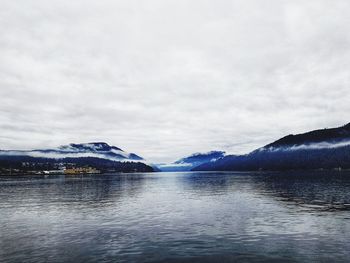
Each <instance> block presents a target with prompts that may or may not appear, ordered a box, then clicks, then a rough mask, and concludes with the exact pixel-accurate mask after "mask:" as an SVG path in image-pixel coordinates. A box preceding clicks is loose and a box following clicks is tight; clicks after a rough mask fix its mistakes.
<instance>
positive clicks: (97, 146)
mask: <svg viewBox="0 0 350 263" xmlns="http://www.w3.org/2000/svg"><path fill="white" fill-rule="evenodd" d="M0 155H16V156H18V155H23V156H32V157H42V158H56V159H60V158H74V157H96V158H102V159H109V160H112V161H127V160H129V161H141V160H143V158H142V157H140V156H138V155H136V154H134V153H127V152H125V151H123V150H122V149H120V148H118V147H116V146H110V145H108V144H107V143H105V142H90V143H79V144H76V143H71V144H69V145H63V146H59V147H57V148H53V149H38V150H29V151H8V150H7V151H4V150H0Z"/></svg>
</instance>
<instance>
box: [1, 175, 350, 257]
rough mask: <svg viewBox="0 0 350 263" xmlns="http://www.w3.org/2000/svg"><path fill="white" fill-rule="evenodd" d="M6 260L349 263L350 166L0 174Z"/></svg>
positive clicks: (2, 230)
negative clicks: (317, 169)
mask: <svg viewBox="0 0 350 263" xmlns="http://www.w3.org/2000/svg"><path fill="white" fill-rule="evenodd" d="M0 230H1V231H0V261H1V262H103V261H106V262H349V260H350V242H349V240H350V173H346V172H341V173H340V172H317V173H296V172H295V173H283V174H279V173H266V174H261V173H154V174H124V175H95V176H91V175H85V176H76V177H64V176H49V177H47V178H45V177H41V176H36V177H16V178H13V177H12V178H11V177H1V178H0Z"/></svg>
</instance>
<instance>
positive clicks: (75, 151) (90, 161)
mask: <svg viewBox="0 0 350 263" xmlns="http://www.w3.org/2000/svg"><path fill="white" fill-rule="evenodd" d="M141 161H144V159H143V158H142V157H140V156H138V155H136V154H134V153H127V152H125V151H123V150H122V149H120V148H118V147H115V146H110V145H108V144H107V143H104V142H92V143H81V144H75V143H72V144H69V145H64V146H60V147H57V148H53V149H38V150H28V151H21V150H17V151H9V150H0V173H2V174H8V173H11V174H13V171H17V174H22V173H30V171H34V172H40V171H44V170H57V169H60V167H62V166H63V167H86V166H89V167H93V168H96V169H98V170H100V171H101V172H154V171H155V169H154V168H152V167H151V166H149V165H147V164H145V163H143V162H141Z"/></svg>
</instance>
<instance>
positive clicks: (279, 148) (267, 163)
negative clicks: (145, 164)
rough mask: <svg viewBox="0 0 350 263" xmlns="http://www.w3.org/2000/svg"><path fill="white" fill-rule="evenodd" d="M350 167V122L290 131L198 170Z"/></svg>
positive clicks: (197, 169)
mask: <svg viewBox="0 0 350 263" xmlns="http://www.w3.org/2000/svg"><path fill="white" fill-rule="evenodd" d="M334 168H337V169H339V168H343V169H350V124H347V125H344V126H341V127H338V128H331V129H321V130H315V131H311V132H307V133H303V134H297V135H288V136H285V137H283V138H281V139H279V140H277V141H275V142H273V143H270V144H268V145H266V146H264V147H261V148H259V149H257V150H255V151H253V152H251V153H249V154H246V155H227V156H225V157H223V158H220V159H218V160H217V161H215V162H208V163H204V164H201V165H199V166H197V167H195V168H194V169H193V170H196V171H202V170H203V171H207V170H219V171H224V170H228V171H233V170H236V171H249V170H250V171H256V170H272V171H276V170H301V169H305V170H307V169H334Z"/></svg>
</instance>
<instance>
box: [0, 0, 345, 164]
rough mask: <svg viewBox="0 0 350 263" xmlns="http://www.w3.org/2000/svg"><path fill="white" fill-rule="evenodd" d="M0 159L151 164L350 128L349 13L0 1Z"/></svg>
mask: <svg viewBox="0 0 350 263" xmlns="http://www.w3.org/2000/svg"><path fill="white" fill-rule="evenodd" d="M0 1H1V6H2V8H1V10H0V17H1V23H0V32H1V36H0V147H1V148H2V149H22V148H24V149H30V148H42V147H55V146H58V145H61V144H68V143H71V142H86V141H106V142H108V143H109V144H113V145H116V146H118V147H121V148H123V149H126V150H128V151H132V152H136V153H137V154H140V155H141V156H144V157H145V158H146V159H148V160H151V161H154V162H167V161H173V160H176V159H179V158H181V157H183V156H187V155H189V154H191V153H192V152H202V151H205V152H206V151H208V150H214V149H219V150H221V149H222V150H226V151H227V152H231V153H246V152H249V151H251V150H253V149H254V148H257V147H259V146H261V145H265V144H267V143H269V142H271V141H273V140H275V139H277V138H279V137H282V136H284V135H285V134H290V133H299V132H304V131H307V130H312V129H316V128H324V127H330V126H339V125H342V124H345V123H346V122H348V119H347V117H348V114H347V113H348V112H349V110H350V106H349V103H348V102H349V99H350V94H349V92H348V88H349V84H350V73H349V71H348V68H349V66H350V50H349V49H348V46H349V40H350V33H349V32H350V30H349V29H350V23H349V16H348V14H347V10H349V8H350V3H349V2H348V1H346V0H339V1H336V2H334V1H330V0H321V1H319V0H318V1H316V0H310V1H301V0H297V1H291V0H290V1H287V0H282V1H281V0H272V1H269V2H264V1H260V0H247V1H243V0H241V1H234V0H232V1H226V0H225V1H223V0H219V1H215V3H214V2H213V1H209V0H193V1H187V0H176V1H175V0H150V1H136V0H130V1H118V0H117V1H115V0H102V1H92V0H84V1H83V0H76V1H68V0H59V1H58V0H56V1H50V2H48V1H44V0H35V1H34V0H26V1H10V0H0Z"/></svg>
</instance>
